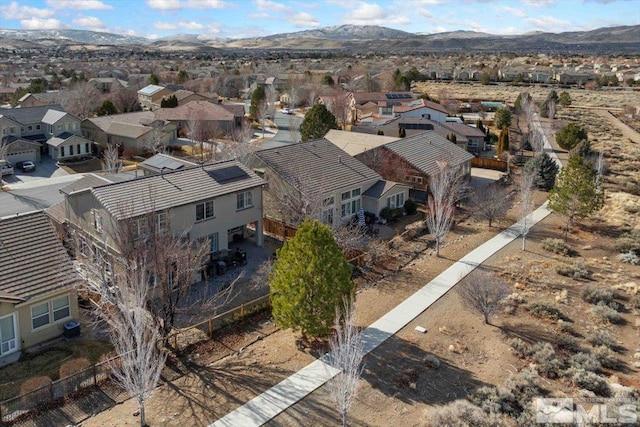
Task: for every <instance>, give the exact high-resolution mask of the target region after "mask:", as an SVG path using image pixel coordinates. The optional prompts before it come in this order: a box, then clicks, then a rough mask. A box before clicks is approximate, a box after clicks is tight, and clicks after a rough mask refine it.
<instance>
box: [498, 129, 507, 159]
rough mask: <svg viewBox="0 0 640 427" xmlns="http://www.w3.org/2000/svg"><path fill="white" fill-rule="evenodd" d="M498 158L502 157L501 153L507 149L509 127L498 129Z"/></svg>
mask: <svg viewBox="0 0 640 427" xmlns="http://www.w3.org/2000/svg"><path fill="white" fill-rule="evenodd" d="M497 150H498V158H501V157H502V153H504V152H505V151H507V152H508V151H509V129H507V127H506V126H505V127H503V128H502V129H501V130H500V136H499V137H498V148H497Z"/></svg>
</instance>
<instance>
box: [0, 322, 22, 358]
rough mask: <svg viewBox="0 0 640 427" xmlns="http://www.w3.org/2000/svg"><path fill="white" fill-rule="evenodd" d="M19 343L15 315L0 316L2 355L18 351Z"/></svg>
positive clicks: (0, 348)
mask: <svg viewBox="0 0 640 427" xmlns="http://www.w3.org/2000/svg"><path fill="white" fill-rule="evenodd" d="M17 345H18V340H17V339H16V320H15V315H14V314H10V315H9V316H6V317H2V318H0V356H1V355H3V354H7V353H11V352H14V351H16V350H17V349H18V348H17Z"/></svg>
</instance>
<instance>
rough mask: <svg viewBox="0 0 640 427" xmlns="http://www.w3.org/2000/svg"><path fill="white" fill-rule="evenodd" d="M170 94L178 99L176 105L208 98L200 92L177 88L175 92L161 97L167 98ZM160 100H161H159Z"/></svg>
mask: <svg viewBox="0 0 640 427" xmlns="http://www.w3.org/2000/svg"><path fill="white" fill-rule="evenodd" d="M171 96H175V97H176V100H177V101H178V106H180V105H184V104H186V103H189V102H191V101H207V100H208V99H207V98H206V97H204V96H202V95H200V94H197V93H195V92H191V91H190V90H184V89H178V90H176V91H175V92H173V93H171V94H169V95H167V96H165V97H163V98H162V99H168V98H169V97H171ZM161 102H162V100H161Z"/></svg>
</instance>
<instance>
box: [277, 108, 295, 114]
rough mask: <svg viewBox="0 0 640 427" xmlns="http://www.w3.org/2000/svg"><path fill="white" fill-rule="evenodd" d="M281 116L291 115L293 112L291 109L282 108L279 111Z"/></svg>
mask: <svg viewBox="0 0 640 427" xmlns="http://www.w3.org/2000/svg"><path fill="white" fill-rule="evenodd" d="M280 112H281V113H282V114H293V110H292V109H291V108H283V109H281V110H280Z"/></svg>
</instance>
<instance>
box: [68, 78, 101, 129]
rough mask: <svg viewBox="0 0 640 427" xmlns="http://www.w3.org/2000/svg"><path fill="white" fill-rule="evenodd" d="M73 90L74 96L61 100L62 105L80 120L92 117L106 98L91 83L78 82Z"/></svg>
mask: <svg viewBox="0 0 640 427" xmlns="http://www.w3.org/2000/svg"><path fill="white" fill-rule="evenodd" d="M72 89H73V90H74V91H75V94H74V96H73V97H71V98H63V99H61V101H60V104H61V105H62V106H63V107H64V108H65V110H67V112H69V113H71V114H73V115H74V116H76V117H78V118H79V119H80V120H82V119H86V118H87V117H92V116H93V114H94V112H95V111H96V109H97V108H98V107H99V106H100V104H102V100H103V99H104V98H105V96H103V95H102V94H101V93H100V92H99V91H98V90H97V89H96V88H95V87H94V86H93V84H91V83H89V82H78V83H76V84H75V86H73V88H72Z"/></svg>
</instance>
